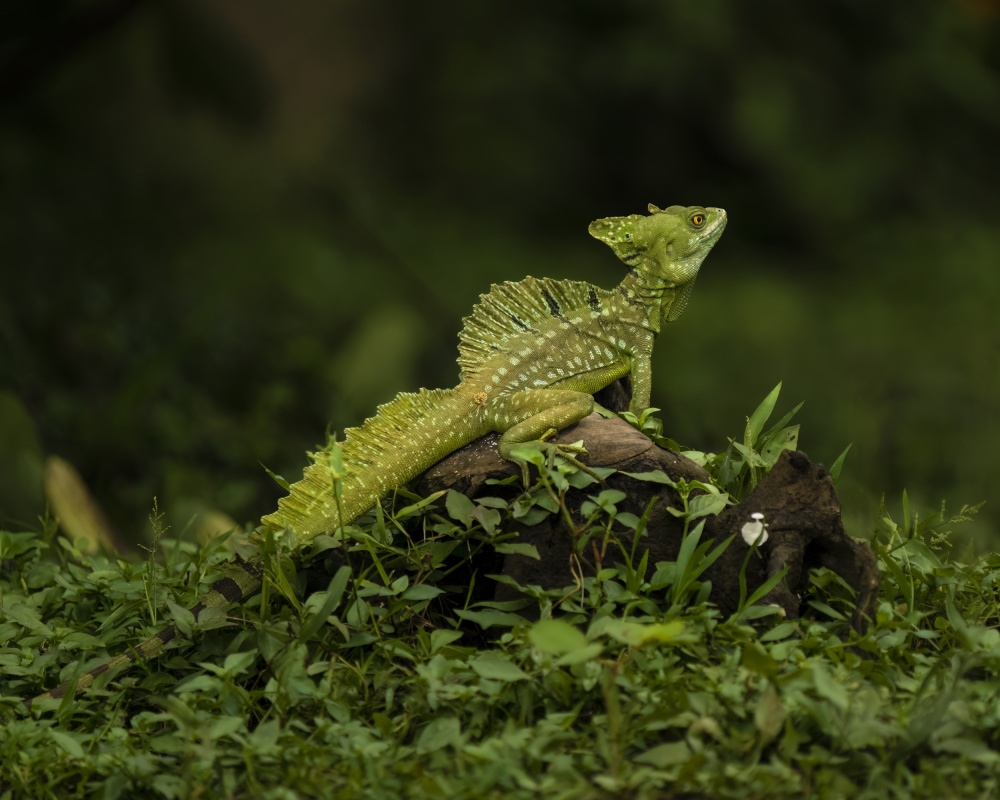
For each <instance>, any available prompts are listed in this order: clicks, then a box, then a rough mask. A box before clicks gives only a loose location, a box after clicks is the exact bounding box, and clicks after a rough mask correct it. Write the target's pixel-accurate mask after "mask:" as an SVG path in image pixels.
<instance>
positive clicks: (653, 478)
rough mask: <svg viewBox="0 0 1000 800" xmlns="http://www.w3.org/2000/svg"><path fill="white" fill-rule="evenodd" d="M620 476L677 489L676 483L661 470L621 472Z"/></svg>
mask: <svg viewBox="0 0 1000 800" xmlns="http://www.w3.org/2000/svg"><path fill="white" fill-rule="evenodd" d="M621 474H622V475H628V476H629V477H630V478H635V479H636V480H637V481H646V482H647V483H662V484H664V485H666V486H672V487H674V488H676V487H677V482H676V481H675V480H674V479H673V478H671V477H670V476H669V475H667V474H666V473H665V472H663V470H659V469H654V470H653V471H652V472H622V473H621Z"/></svg>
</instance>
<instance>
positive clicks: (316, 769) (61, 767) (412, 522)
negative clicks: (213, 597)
mask: <svg viewBox="0 0 1000 800" xmlns="http://www.w3.org/2000/svg"><path fill="white" fill-rule="evenodd" d="M758 430H759V427H758ZM714 463H715V465H716V466H717V467H720V466H721V464H722V460H721V459H719V460H716V461H715V462H714ZM730 466H731V464H730ZM721 471H722V472H725V470H721ZM717 474H718V471H717ZM546 475H547V478H548V480H549V481H550V482H562V483H565V477H564V476H563V473H562V472H560V471H558V470H557V471H555V472H551V473H546ZM746 475H747V472H746V470H745V469H744V471H743V474H742V477H741V476H740V474H739V470H737V471H736V474H735V475H734V473H733V471H732V470H729V482H728V483H727V484H726V485H725V486H724V487H723V488H732V487H733V486H735V485H736V483H738V482H739V481H740V480H745V478H746ZM569 480H571V481H573V482H582V483H586V482H587V481H589V480H591V479H590V478H588V477H587V476H584V475H581V474H577V475H575V476H571V477H570V479H569ZM551 485H552V486H553V487H557V486H558V485H560V484H559V483H551ZM594 492H595V500H596V501H597V502H595V503H594V505H593V508H592V509H591V511H592V514H591V517H590V519H589V520H588V521H585V522H580V521H578V524H579V525H580V526H581V529H583V530H589V531H591V532H593V533H594V534H595V535H601V536H611V537H612V546H613V542H614V539H613V536H614V533H615V532H616V531H621V530H625V529H628V528H634V527H635V526H636V525H637V524H641V523H640V522H639V520H636V519H634V518H628V517H627V516H625V515H622V516H620V517H619V516H618V515H616V513H615V509H614V500H615V498H614V497H608V496H603V495H600V494H598V493H597V488H596V487H595V488H594ZM556 497H557V498H559V497H561V495H560V493H559V492H558V491H557V492H556ZM533 498H534V499H533V501H532V502H531V503H523V502H522V503H521V504H512V505H510V506H508V504H506V503H504V502H502V501H499V500H498V501H489V500H480V501H478V503H477V504H473V503H471V502H470V501H468V500H466V499H465V498H463V497H461V496H460V495H455V494H452V495H449V496H448V497H447V498H445V499H439V500H438V501H437V502H436V503H434V504H424V503H413V504H412V505H409V506H408V507H407V508H405V509H402V510H399V511H397V512H395V513H394V514H393V515H391V516H385V517H382V516H379V517H374V516H369V517H367V518H363V519H362V520H361V524H360V526H359V527H357V528H354V529H352V531H351V532H352V537H353V539H352V542H353V544H352V549H353V553H354V555H353V559H354V560H353V563H354V565H355V567H356V572H355V574H354V575H353V576H352V573H351V572H350V571H349V570H348V569H346V568H341V569H339V570H336V571H335V572H334V574H333V577H332V578H331V577H330V575H329V573H328V574H327V576H326V577H325V578H324V579H323V583H322V585H323V586H326V588H325V589H321V590H320V591H317V592H313V593H311V594H307V593H306V592H305V591H304V590H303V587H304V586H305V583H306V576H307V575H308V574H310V570H312V569H314V568H316V567H319V566H322V565H323V563H324V560H327V563H329V561H328V557H329V556H331V554H333V553H339V552H341V550H342V547H341V545H340V543H338V542H336V541H334V540H332V539H329V538H325V537H322V538H320V539H319V540H317V541H316V542H315V543H314V544H313V546H312V547H311V548H310V549H309V551H308V552H306V553H305V554H299V555H298V556H297V557H296V558H295V559H291V558H289V555H290V554H289V553H287V552H286V551H285V549H286V548H285V545H283V543H282V541H281V540H280V539H279V540H278V541H272V542H270V545H269V548H267V556H266V561H265V563H266V565H267V568H268V574H269V576H270V580H269V581H268V587H269V588H268V595H269V597H270V600H269V601H267V602H265V603H263V604H260V603H258V602H257V601H252V602H250V603H249V604H248V605H247V606H246V607H244V608H242V609H234V610H231V611H230V612H229V615H228V616H227V615H225V614H222V613H221V612H217V611H215V612H212V613H209V612H206V613H205V614H203V615H202V616H201V618H200V619H198V620H195V619H193V618H192V617H191V615H190V614H186V615H185V613H184V612H183V607H185V606H190V605H192V604H193V603H194V602H195V600H196V598H197V596H198V594H199V592H200V591H203V590H204V588H205V587H206V585H207V584H208V583H209V582H211V580H213V579H215V578H217V577H219V576H220V572H219V570H218V568H217V565H218V564H219V563H220V562H221V561H223V560H225V559H226V558H228V551H227V549H226V545H225V542H224V541H223V538H224V537H222V538H220V539H216V540H214V541H212V542H209V543H208V544H205V545H201V546H197V545H194V544H191V543H189V542H185V541H182V540H181V539H171V538H167V537H166V536H164V537H162V538H161V539H160V540H159V541H158V544H157V558H152V557H151V558H150V559H148V560H146V561H141V562H133V561H128V560H125V559H122V558H115V557H110V556H107V555H98V556H93V555H85V554H84V553H83V552H82V551H81V550H80V549H78V546H80V545H82V542H80V543H77V545H76V546H75V545H73V544H70V543H69V542H67V541H66V540H65V539H64V538H62V537H60V536H59V535H58V531H57V527H56V525H55V523H53V522H51V521H49V522H47V523H46V524H45V526H44V529H42V530H39V531H2V532H0V564H2V572H0V602H2V612H3V613H2V618H0V665H2V675H3V681H2V684H0V691H2V697H0V709H2V713H3V724H2V727H0V798H8V797H27V796H31V797H36V798H42V797H67V796H79V797H106V798H115V797H125V796H136V795H138V794H140V793H145V794H147V795H149V796H152V797H166V798H175V797H176V798H180V797H195V796H199V795H202V796H209V797H248V796H254V797H267V798H285V797H307V796H324V797H360V796H370V797H399V796H406V797H415V798H420V797H428V798H430V797H449V798H454V797H499V796H504V797H525V798H529V797H530V798H537V797H546V798H557V797H565V798H581V797H584V798H586V797H594V798H599V797H635V798H661V797H673V796H679V795H688V796H699V797H700V796H711V797H715V798H730V797H731V798H765V797H766V798H784V797H789V798H791V797H823V798H825V797H831V798H834V797H845V798H846V797H851V798H855V797H861V798H866V797H872V798H874V797H879V798H882V797H930V796H938V797H968V798H981V797H990V796H996V793H997V792H998V791H1000V756H998V755H997V749H998V745H1000V735H998V725H1000V700H998V699H997V698H998V697H1000V680H998V678H997V670H998V668H1000V636H998V634H997V630H996V627H997V620H998V618H1000V614H998V595H997V589H996V582H997V578H998V576H1000V556H998V555H991V556H988V557H985V558H977V559H975V560H974V562H973V563H965V562H964V561H963V560H962V559H960V558H958V557H956V556H955V555H954V554H953V553H951V552H950V547H949V539H950V532H949V529H950V527H951V526H950V524H944V521H943V520H942V519H940V518H939V519H937V520H925V521H924V522H922V523H920V524H919V525H914V524H913V519H912V516H911V514H910V512H909V509H908V508H906V505H905V502H906V500H905V497H904V506H903V509H902V512H901V513H900V512H896V513H894V514H890V513H889V512H888V511H886V510H885V509H883V510H882V511H881V512H880V513H879V515H878V518H877V519H872V520H870V523H871V531H872V533H871V544H872V547H873V548H874V549H875V551H876V553H877V555H878V558H879V562H880V567H881V569H882V571H883V579H882V584H881V594H880V598H879V601H878V605H877V616H876V619H875V620H874V621H873V624H872V625H871V627H870V628H869V630H868V631H867V633H866V634H865V635H863V636H859V635H858V634H856V633H854V632H852V630H851V629H850V626H849V625H848V622H847V619H848V617H849V614H850V609H851V606H852V600H851V596H850V590H849V589H848V588H847V587H846V585H845V584H843V582H842V581H841V580H840V579H839V578H838V577H837V576H835V575H833V574H832V573H830V572H827V571H824V570H820V571H818V572H815V573H814V574H812V575H811V576H810V579H809V586H808V588H807V590H806V592H805V594H806V599H807V602H806V604H805V605H804V608H805V614H804V616H803V618H802V619H799V620H785V619H781V618H779V617H777V616H774V615H769V613H770V610H769V609H761V608H759V607H756V606H750V605H749V604H750V602H751V601H752V600H753V597H752V596H751V597H749V598H748V599H747V604H746V605H745V607H744V608H743V609H741V610H740V611H739V612H738V613H737V614H735V615H733V616H732V617H730V618H728V619H727V618H723V617H722V616H721V615H720V614H719V612H718V610H717V609H715V608H714V607H713V606H712V605H710V604H709V603H707V602H706V601H705V598H706V596H707V587H706V586H704V585H702V584H701V583H700V582H699V581H698V580H697V574H698V568H699V566H700V565H701V562H702V561H703V560H704V559H705V558H707V557H709V551H708V550H707V549H704V548H703V549H701V550H695V548H693V547H690V548H686V550H685V551H684V552H682V556H681V557H680V559H681V560H682V561H683V563H679V564H676V565H674V564H659V565H657V566H656V569H655V571H654V572H653V574H652V577H651V578H650V580H644V579H643V577H642V572H641V571H638V570H636V569H635V567H637V566H638V565H637V564H634V563H632V558H631V556H630V554H629V553H624V552H623V553H622V558H621V562H622V564H621V566H620V567H619V568H617V569H605V570H603V571H602V572H601V573H600V574H599V575H598V576H597V577H595V578H589V579H586V580H585V581H584V583H583V585H582V586H581V587H577V590H576V591H575V592H573V593H572V594H567V592H565V591H562V590H559V591H543V590H541V589H539V588H538V587H522V593H523V599H522V600H520V601H515V602H513V603H504V604H498V603H492V602H480V603H471V602H470V600H469V598H470V587H469V586H468V585H466V584H465V583H461V582H457V581H456V579H455V575H456V573H455V570H456V568H458V567H460V566H461V565H462V564H463V563H464V562H465V561H466V559H467V557H468V555H469V553H472V552H475V551H479V550H484V549H488V548H496V547H498V546H499V547H501V548H508V549H509V548H510V547H511V546H517V543H516V542H513V541H511V540H510V537H509V536H507V535H506V534H505V533H504V529H505V522H506V521H507V520H509V519H510V517H511V515H512V514H517V515H523V514H525V513H527V512H528V510H529V509H533V510H532V511H531V513H534V514H536V515H538V514H541V513H545V512H546V509H548V510H550V511H555V512H556V513H559V512H560V509H559V507H558V504H555V505H553V503H552V502H551V499H552V496H551V495H550V493H549V492H548V490H546V489H545V488H544V487H541V486H539V487H536V489H535V491H534V494H533ZM966 511H967V510H966ZM894 517H895V518H896V519H899V520H900V521H899V522H897V521H895V520H894ZM964 520H965V517H964V516H962V515H959V516H958V517H956V518H954V519H952V520H950V521H949V522H951V523H961V522H963V521H964ZM691 522H692V523H694V520H691ZM696 531H697V528H696V527H695V526H694V524H692V525H691V528H690V533H689V534H688V536H694V535H696ZM364 554H367V555H368V558H369V561H368V564H369V565H370V566H369V567H368V569H367V570H366V571H362V570H361V569H358V564H359V563H360V557H361V556H363V555H364ZM372 556H374V560H371V558H372ZM479 578H480V580H481V579H482V576H479ZM167 616H171V617H173V618H175V619H177V620H178V623H179V625H180V627H181V632H182V636H181V637H180V638H179V639H178V640H176V641H175V643H174V646H173V647H172V648H171V649H170V650H169V652H167V653H166V654H164V655H163V656H162V657H160V658H159V659H158V660H155V661H153V662H148V663H143V664H141V665H138V666H136V667H135V668H133V669H132V671H131V672H129V673H123V674H121V675H117V676H114V677H113V678H112V679H111V680H110V681H107V680H103V679H101V680H99V681H98V684H97V686H98V688H97V689H94V690H91V691H90V692H88V693H87V694H86V695H85V696H82V697H80V698H78V699H69V698H67V699H63V700H53V701H47V702H44V703H41V704H37V705H38V706H39V707H38V708H36V709H33V710H32V711H31V712H26V711H25V710H24V708H23V706H22V701H23V700H25V699H28V698H31V697H32V696H34V695H35V694H37V693H39V692H41V691H43V690H44V689H46V688H51V687H52V686H53V685H54V684H55V683H56V682H57V681H59V680H67V679H72V678H73V677H74V675H77V674H79V672H81V671H84V670H86V669H88V668H90V667H92V666H94V665H95V664H97V663H100V661H102V660H103V659H104V658H105V656H106V654H107V653H118V652H121V651H122V650H124V649H126V648H127V647H128V646H129V644H134V643H135V642H136V641H137V640H138V639H139V638H141V637H144V636H146V635H149V634H151V633H153V632H155V631H156V630H159V629H160V628H161V627H162V626H163V624H164V618H165V617H167ZM536 619H537V621H535V622H532V621H531V620H536Z"/></svg>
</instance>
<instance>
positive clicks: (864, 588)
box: [418, 403, 879, 632]
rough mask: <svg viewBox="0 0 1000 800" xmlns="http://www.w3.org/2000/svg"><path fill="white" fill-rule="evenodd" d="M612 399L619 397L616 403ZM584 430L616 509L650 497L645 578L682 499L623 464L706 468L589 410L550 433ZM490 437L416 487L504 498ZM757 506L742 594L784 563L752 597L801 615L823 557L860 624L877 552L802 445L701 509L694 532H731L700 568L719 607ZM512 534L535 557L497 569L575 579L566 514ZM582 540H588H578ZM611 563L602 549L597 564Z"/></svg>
mask: <svg viewBox="0 0 1000 800" xmlns="http://www.w3.org/2000/svg"><path fill="white" fill-rule="evenodd" d="M615 404H616V405H618V404H619V403H615ZM580 439H582V440H583V441H584V444H585V446H586V448H587V454H588V455H587V462H588V463H589V465H590V466H592V467H593V466H600V467H612V468H614V469H615V470H618V472H615V473H614V474H612V475H610V476H609V477H608V478H607V479H606V487H607V488H610V489H619V490H621V491H622V492H623V493H624V494H625V495H626V499H625V500H623V501H622V502H621V503H618V504H616V505H617V507H618V510H619V513H620V512H623V511H628V512H631V513H633V514H635V515H636V516H641V515H642V513H643V511H644V510H645V509H646V507H647V505H648V504H649V502H650V500H651V499H652V498H653V497H657V500H656V502H655V504H654V505H653V507H652V511H651V513H650V516H649V520H648V525H647V529H646V536H644V537H642V538H641V539H640V542H639V544H638V547H637V548H636V556H635V561H634V564H635V565H638V563H639V561H640V560H641V558H642V555H643V552H644V551H646V550H648V551H649V559H648V565H647V575H646V577H647V579H648V578H650V577H651V576H652V574H653V572H654V571H655V564H656V562H658V561H676V559H677V555H678V552H679V550H680V545H681V540H682V536H683V527H684V524H683V520H682V519H679V518H678V517H676V516H674V515H673V514H671V513H670V512H669V511H668V510H667V509H668V507H672V508H680V507H681V503H680V498H679V497H678V495H677V493H676V491H674V489H672V488H671V487H669V486H666V485H664V484H655V483H650V482H647V481H640V480H636V479H633V478H630V477H628V476H626V475H623V474H621V473H622V472H649V471H653V470H662V471H663V472H664V473H666V474H667V475H668V476H669V477H670V478H672V479H673V480H674V481H678V480H680V479H684V480H688V481H690V480H700V481H703V482H708V480H709V477H708V474H707V473H706V472H705V470H704V469H702V467H700V466H698V465H697V464H695V463H694V462H693V461H691V460H690V459H687V458H685V457H684V456H683V455H681V454H679V453H673V452H670V451H668V450H664V449H662V448H660V447H658V446H656V445H655V444H653V442H652V441H650V440H649V439H648V438H647V437H645V436H644V435H642V434H641V433H639V432H638V431H636V430H635V429H634V428H632V427H631V426H630V425H628V423H626V422H624V421H623V420H621V419H606V418H604V417H601V416H599V415H598V414H596V413H595V414H591V415H590V416H589V417H586V418H585V419H583V420H581V421H580V422H579V423H577V424H576V425H571V426H570V427H568V428H566V429H565V430H563V431H560V433H559V434H558V435H557V436H556V437H555V438H554V439H553V440H552V441H557V442H563V443H570V442H574V441H577V440H580ZM497 441H498V436H497V435H496V434H491V435H489V436H484V437H483V438H481V439H479V440H477V441H475V442H473V443H472V444H470V445H468V446H466V447H464V448H462V449H461V450H458V451H456V452H455V453H452V454H451V455H450V456H448V457H447V458H445V459H443V460H442V461H440V462H439V463H438V464H436V465H435V466H433V467H432V468H431V469H430V470H428V471H427V472H426V473H424V475H423V476H422V477H421V478H420V480H419V484H418V491H419V492H421V493H423V494H429V493H431V492H435V491H440V490H442V489H455V490H456V491H459V492H461V493H462V494H465V495H467V496H468V497H470V498H472V499H475V498H476V497H479V496H502V497H505V499H510V498H512V497H513V496H514V495H515V494H516V492H515V491H514V489H513V488H509V487H504V486H496V485H487V484H486V481H487V480H488V479H490V478H497V479H502V478H506V477H508V476H510V475H513V474H517V473H518V472H519V470H518V468H517V467H515V466H514V465H513V464H511V463H510V462H507V461H504V460H503V459H501V458H500V456H499V455H498V454H497V447H496V446H497ZM601 488H602V487H600V486H599V485H592V486H589V487H587V488H585V489H582V490H577V489H571V490H570V491H569V493H568V494H567V504H568V507H569V508H570V509H571V510H572V512H573V514H574V515H575V516H577V517H578V518H580V517H579V509H580V506H581V505H582V504H583V503H584V502H585V501H586V500H587V498H588V495H593V494H596V493H597V492H599V491H600V490H601ZM755 512H757V513H761V514H763V515H764V517H765V520H766V522H767V525H768V528H767V530H768V534H769V536H768V539H767V541H766V542H765V543H763V544H762V545H760V546H759V547H758V553H759V554H760V555H761V556H762V557H761V558H751V559H750V560H749V563H748V564H747V567H746V582H747V595H749V594H751V593H753V591H754V590H755V589H756V588H758V587H759V586H760V585H761V584H763V583H764V582H765V581H766V580H767V579H768V578H769V577H770V576H772V575H775V574H776V573H778V572H780V571H781V570H782V569H783V568H785V567H786V566H787V567H788V573H787V574H786V576H785V578H784V580H783V581H782V583H779V584H778V586H777V587H775V588H774V589H773V590H772V591H771V592H769V593H768V594H767V595H766V596H765V597H764V598H763V599H762V600H761V601H760V602H761V603H766V604H775V605H778V606H780V608H781V609H782V612H783V614H784V616H785V617H786V618H788V619H795V618H797V617H798V616H799V607H800V603H801V599H800V597H799V594H798V592H799V590H800V588H801V587H802V586H803V584H804V582H805V579H806V577H807V575H808V571H809V569H810V568H812V567H817V566H824V567H827V568H828V569H830V570H832V571H833V572H835V573H837V574H838V575H839V576H840V577H841V578H843V579H844V581H845V582H846V583H847V584H848V585H850V586H851V587H852V588H853V589H854V590H855V591H856V592H857V601H856V607H855V611H854V613H853V616H852V619H851V624H852V626H853V627H854V629H855V630H857V631H858V632H862V631H863V630H864V629H865V627H866V624H867V620H869V619H871V618H872V615H873V612H874V606H875V599H876V592H877V589H878V583H879V571H878V567H877V562H876V559H875V555H874V553H873V552H872V550H871V548H870V547H869V546H868V544H867V543H865V542H860V541H857V540H855V539H852V538H851V537H850V536H848V535H847V534H846V533H845V531H844V527H843V525H842V523H841V518H840V502H839V501H838V499H837V494H836V491H835V489H834V485H833V480H832V478H831V477H830V476H829V475H828V474H827V473H826V470H825V469H824V468H823V466H822V465H821V464H812V463H811V462H810V461H809V458H808V457H807V456H806V455H805V453H802V452H798V451H785V452H784V453H782V455H781V457H780V458H779V459H778V461H777V463H776V464H775V466H774V467H773V468H772V470H771V471H770V472H769V473H768V474H767V475H766V476H765V477H764V478H763V479H762V480H761V482H760V483H759V484H758V485H757V486H756V487H755V489H754V490H753V491H752V492H751V493H750V494H749V496H747V497H746V498H745V499H744V500H743V502H741V503H739V504H738V505H735V506H730V507H728V508H726V509H725V510H724V511H723V512H722V513H720V514H719V515H718V516H709V517H706V518H705V519H706V522H705V529H704V531H703V534H702V541H707V540H709V539H714V540H715V541H717V542H722V541H724V540H725V539H727V538H728V537H730V536H732V535H733V534H736V536H735V538H734V539H733V541H732V543H731V544H730V546H729V547H728V548H727V549H726V550H725V552H724V553H723V554H722V555H721V557H720V558H719V559H718V560H717V561H715V563H714V564H712V566H711V567H709V568H708V569H707V570H706V571H705V572H704V573H703V574H702V576H701V578H700V580H703V581H704V580H709V581H711V583H712V590H711V595H710V598H711V600H712V602H714V603H715V604H716V605H718V606H719V608H720V609H721V610H722V612H723V613H725V614H731V613H733V612H734V611H735V610H736V609H737V608H738V606H739V598H740V588H739V576H740V571H741V569H742V568H743V563H744V560H745V558H746V555H747V550H748V549H749V545H747V544H746V542H745V541H744V540H743V537H742V536H741V535H740V533H741V531H742V529H743V526H744V524H746V523H747V522H750V521H751V520H752V517H751V515H752V514H754V513H755ZM515 528H516V529H517V531H518V533H519V535H520V538H519V540H518V541H521V542H527V543H530V544H533V545H534V546H535V547H536V549H537V550H538V554H539V556H540V557H541V558H540V560H535V559H533V558H530V557H528V556H524V555H519V554H508V555H504V556H503V557H502V558H503V561H502V570H503V573H504V574H505V575H509V576H510V577H512V578H514V579H515V580H516V581H517V582H518V583H520V584H521V585H531V584H534V585H539V586H541V587H543V588H544V589H555V588H562V587H566V586H571V585H573V583H574V582H575V581H574V576H573V573H572V569H571V563H573V559H571V556H572V555H573V542H572V541H571V535H570V533H569V531H567V530H566V526H565V524H564V521H563V520H562V519H561V518H560V517H559V516H558V515H555V514H553V515H551V516H549V517H548V518H546V519H545V520H543V521H542V522H541V523H539V524H538V525H534V526H531V527H527V526H524V525H520V524H517V525H515ZM619 538H620V540H622V541H623V542H624V544H625V546H626V547H631V531H628V530H625V529H623V532H622V533H621V535H620V537H619ZM585 549H586V548H585ZM578 556H579V561H580V563H581V564H582V566H583V569H584V572H585V574H588V573H589V574H591V575H592V574H594V571H595V569H596V568H597V567H599V566H601V565H600V564H596V563H595V559H594V558H593V557H591V554H589V553H580V554H578ZM608 562H611V563H614V554H613V553H612V552H611V550H610V548H609V550H608V552H607V554H606V561H605V562H604V564H603V565H604V566H610V563H608ZM513 592H514V590H513V589H512V588H511V587H509V586H507V585H505V584H497V586H496V592H495V595H494V599H498V600H502V599H511V597H512V596H513V595H512V593H513Z"/></svg>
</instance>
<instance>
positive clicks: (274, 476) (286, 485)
mask: <svg viewBox="0 0 1000 800" xmlns="http://www.w3.org/2000/svg"><path fill="white" fill-rule="evenodd" d="M257 463H258V464H260V465H261V467H263V469H264V472H266V473H267V474H268V475H269V476H270V477H271V480H272V481H274V482H275V483H276V484H278V486H280V487H281V488H282V489H284V490H285V491H286V492H290V491H291V490H292V485H291V484H290V483H289V482H288V481H286V480H285V479H284V478H282V477H281V476H280V475H278V474H276V473H274V472H271V470H269V469H268V468H267V467H265V466H264V464H263V462H261V461H258V462H257Z"/></svg>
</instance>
